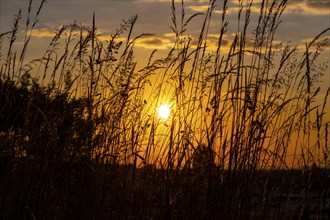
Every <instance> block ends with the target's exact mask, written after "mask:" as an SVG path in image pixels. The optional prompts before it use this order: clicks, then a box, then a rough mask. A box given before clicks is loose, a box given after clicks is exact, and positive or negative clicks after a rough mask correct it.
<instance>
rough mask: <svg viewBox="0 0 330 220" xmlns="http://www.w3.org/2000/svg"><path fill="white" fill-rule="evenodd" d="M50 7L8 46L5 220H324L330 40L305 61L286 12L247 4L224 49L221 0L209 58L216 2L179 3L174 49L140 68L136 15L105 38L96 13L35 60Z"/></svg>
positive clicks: (0, 86) (3, 96) (1, 85)
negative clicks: (161, 109)
mask: <svg viewBox="0 0 330 220" xmlns="http://www.w3.org/2000/svg"><path fill="white" fill-rule="evenodd" d="M44 2H45V1H42V2H41V3H40V7H39V9H38V10H37V12H36V15H35V17H34V19H33V22H32V23H30V20H31V18H32V17H33V15H32V12H31V5H32V2H31V1H30V3H29V7H28V18H27V22H26V26H25V32H24V37H23V38H24V43H23V46H22V48H17V45H16V43H17V36H18V34H19V33H20V32H19V30H20V29H19V24H20V23H22V21H21V19H22V17H21V11H19V12H18V15H17V16H16V18H15V21H14V25H13V29H12V30H11V31H8V32H5V33H3V34H1V35H0V41H1V47H0V48H1V55H2V56H1V72H0V121H1V123H0V146H1V151H0V161H1V162H0V163H1V164H0V175H1V184H0V188H1V190H0V192H1V194H0V198H1V205H0V207H1V208H0V213H1V215H0V216H1V218H3V219H69V218H70V219H307V218H311V219H329V214H328V213H329V158H328V157H329V153H330V152H329V147H328V145H329V143H328V138H329V120H328V119H329V117H328V114H329V112H328V111H327V105H328V103H326V102H327V101H328V99H329V91H330V88H328V89H327V91H323V89H324V88H321V87H319V85H318V83H319V82H320V80H322V76H323V75H324V74H325V73H326V71H327V70H328V67H327V66H326V65H325V64H324V65H323V64H321V65H320V63H319V62H318V57H319V55H320V54H321V53H322V50H323V46H324V45H325V43H326V40H324V39H323V35H325V34H326V32H327V31H329V29H327V30H324V31H323V32H321V33H320V34H319V35H318V36H316V37H315V38H314V39H313V40H312V41H311V42H310V43H307V44H306V46H305V48H306V49H305V50H304V51H300V50H299V49H298V46H293V45H290V43H285V42H280V43H277V41H275V40H274V39H275V34H276V30H277V28H278V26H279V24H280V22H281V15H282V13H283V11H284V10H285V6H286V2H287V1H285V0H282V1H262V2H260V3H254V2H253V1H249V2H248V4H246V5H245V2H244V1H239V3H240V5H239V8H240V10H238V12H237V13H238V14H237V16H238V17H237V18H238V26H237V30H236V33H235V34H234V37H233V39H232V40H231V41H230V43H229V46H227V44H226V42H227V41H228V39H225V36H226V34H227V30H228V27H229V25H232V24H230V23H229V22H228V20H227V18H226V14H227V8H228V2H227V1H226V0H225V1H223V6H222V8H223V13H222V16H221V20H220V21H219V22H220V30H219V37H218V39H217V48H215V49H213V50H212V48H210V47H209V44H208V40H209V24H210V21H211V19H212V16H213V10H214V8H215V3H216V2H215V1H214V0H210V2H209V8H208V10H207V11H206V12H205V13H204V14H200V13H198V14H193V15H191V16H190V17H187V14H186V13H185V6H184V2H183V1H182V2H181V4H177V3H175V2H174V1H172V4H171V9H172V26H171V29H172V30H173V33H174V34H175V42H174V45H173V48H172V49H170V50H169V52H168V55H167V56H166V57H164V58H160V59H155V58H154V57H155V54H156V53H157V52H156V51H154V52H152V53H151V55H150V58H149V61H148V63H147V65H146V66H144V67H142V68H141V67H138V63H137V61H136V58H135V53H134V44H135V43H136V42H137V40H138V39H140V38H143V37H149V36H151V34H141V35H136V34H135V33H134V25H135V23H136V22H137V16H133V17H131V18H130V19H128V20H127V21H125V22H123V24H121V25H120V26H119V28H118V29H117V30H115V32H114V33H113V34H112V36H111V37H110V38H109V39H108V40H107V41H102V40H101V37H100V34H99V33H98V31H97V27H96V16H95V15H93V18H92V26H91V27H87V26H83V25H81V24H78V23H73V24H69V25H63V26H62V28H60V29H59V30H57V32H56V34H55V35H54V37H53V39H52V40H51V42H50V44H49V47H48V49H47V50H46V51H45V53H44V55H43V57H41V58H38V59H34V60H32V61H26V55H25V54H26V52H27V51H28V50H29V47H28V45H29V41H30V39H31V36H32V34H31V32H33V30H34V28H35V27H36V26H37V22H38V15H39V13H40V11H41V9H42V7H43V5H44ZM252 5H259V7H260V12H259V17H258V18H257V21H258V22H257V26H256V27H250V20H251V19H252V18H251V10H252V9H251V7H252ZM178 7H179V9H178ZM194 19H204V20H203V23H202V26H201V29H200V30H201V31H200V33H199V36H192V35H189V34H188V33H187V29H189V24H190V22H191V21H192V20H194ZM251 28H253V32H252V33H250V31H248V30H250V29H251ZM16 49H20V50H18V51H17V50H16ZM30 49H31V48H30ZM138 68H140V69H138ZM322 95H323V97H322ZM164 101H165V102H168V103H170V105H171V106H172V112H171V117H170V119H169V120H166V121H163V120H160V119H159V118H158V117H157V115H156V106H158V105H159V104H160V103H162V102H164Z"/></svg>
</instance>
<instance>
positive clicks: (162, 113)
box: [157, 104, 171, 120]
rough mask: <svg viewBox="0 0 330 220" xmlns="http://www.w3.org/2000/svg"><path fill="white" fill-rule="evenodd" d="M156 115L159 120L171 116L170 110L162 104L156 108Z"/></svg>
mask: <svg viewBox="0 0 330 220" xmlns="http://www.w3.org/2000/svg"><path fill="white" fill-rule="evenodd" d="M157 114H158V116H159V117H160V118H161V119H164V120H165V119H168V118H169V117H170V114H171V108H170V106H169V105H167V104H162V105H160V106H159V107H158V108H157Z"/></svg>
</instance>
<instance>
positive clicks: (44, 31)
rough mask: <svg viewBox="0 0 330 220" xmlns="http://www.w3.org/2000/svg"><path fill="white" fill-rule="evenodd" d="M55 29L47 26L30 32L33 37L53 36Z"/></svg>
mask: <svg viewBox="0 0 330 220" xmlns="http://www.w3.org/2000/svg"><path fill="white" fill-rule="evenodd" d="M55 34H56V33H55V31H54V30H51V29H48V28H40V29H34V30H33V31H32V33H31V36H33V37H54V36H55Z"/></svg>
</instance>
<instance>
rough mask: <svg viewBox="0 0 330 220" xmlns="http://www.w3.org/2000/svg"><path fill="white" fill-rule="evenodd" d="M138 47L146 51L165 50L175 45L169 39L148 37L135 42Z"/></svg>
mask: <svg viewBox="0 0 330 220" xmlns="http://www.w3.org/2000/svg"><path fill="white" fill-rule="evenodd" d="M135 46H136V47H142V48H145V49H158V50H165V49H168V48H170V47H172V46H173V43H172V42H171V40H170V39H168V38H161V37H146V38H140V39H137V40H136V41H135Z"/></svg>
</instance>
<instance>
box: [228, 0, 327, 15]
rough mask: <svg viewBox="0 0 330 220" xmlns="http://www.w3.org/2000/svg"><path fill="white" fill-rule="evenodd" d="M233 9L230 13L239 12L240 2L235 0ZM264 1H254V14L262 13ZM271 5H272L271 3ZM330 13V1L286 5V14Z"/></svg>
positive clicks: (294, 0) (308, 0) (301, 0)
mask: <svg viewBox="0 0 330 220" xmlns="http://www.w3.org/2000/svg"><path fill="white" fill-rule="evenodd" d="M232 2H233V3H234V5H236V6H233V7H229V9H228V10H229V11H228V13H229V12H235V11H238V10H239V7H237V6H238V5H239V1H238V0H234V1H232ZM261 2H262V0H254V1H253V4H252V7H251V10H252V11H253V12H259V11H260V5H261ZM269 5H271V3H269ZM329 12H330V1H329V0H289V1H287V3H286V9H285V11H284V13H297V14H308V15H328V14H329Z"/></svg>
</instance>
